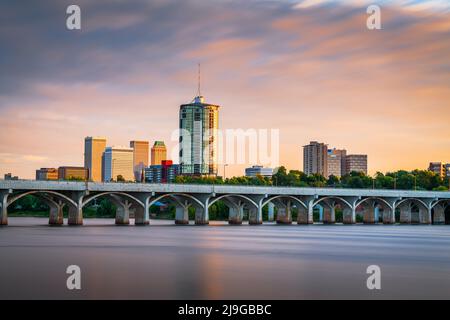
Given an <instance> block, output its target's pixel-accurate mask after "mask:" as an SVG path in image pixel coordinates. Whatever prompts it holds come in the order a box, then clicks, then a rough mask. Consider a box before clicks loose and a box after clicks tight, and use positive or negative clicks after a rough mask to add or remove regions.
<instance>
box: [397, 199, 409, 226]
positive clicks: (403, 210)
mask: <svg viewBox="0 0 450 320" xmlns="http://www.w3.org/2000/svg"><path fill="white" fill-rule="evenodd" d="M398 208H399V210H400V223H401V224H411V204H410V203H409V202H404V203H402V204H401V205H400V206H399V207H398Z"/></svg>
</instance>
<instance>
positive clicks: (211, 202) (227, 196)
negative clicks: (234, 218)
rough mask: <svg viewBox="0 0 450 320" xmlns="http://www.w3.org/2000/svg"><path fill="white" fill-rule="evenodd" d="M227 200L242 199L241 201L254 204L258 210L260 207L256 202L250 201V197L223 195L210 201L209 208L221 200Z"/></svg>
mask: <svg viewBox="0 0 450 320" xmlns="http://www.w3.org/2000/svg"><path fill="white" fill-rule="evenodd" d="M226 198H241V199H244V201H245V202H246V203H250V204H252V205H253V206H254V207H255V208H256V209H257V208H258V205H257V204H256V202H255V201H253V200H252V199H250V198H249V197H247V196H244V195H242V194H223V195H220V196H218V197H216V198H214V199H213V200H212V201H210V202H209V204H208V207H210V206H211V205H213V204H214V203H216V202H217V201H219V200H221V199H226Z"/></svg>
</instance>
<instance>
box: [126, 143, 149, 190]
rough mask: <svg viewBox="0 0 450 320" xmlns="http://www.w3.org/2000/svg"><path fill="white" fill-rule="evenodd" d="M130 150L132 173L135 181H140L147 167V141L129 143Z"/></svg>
mask: <svg viewBox="0 0 450 320" xmlns="http://www.w3.org/2000/svg"><path fill="white" fill-rule="evenodd" d="M130 148H132V149H133V171H134V178H135V180H136V181H138V182H141V181H142V175H143V172H144V168H146V167H148V151H149V143H148V141H130Z"/></svg>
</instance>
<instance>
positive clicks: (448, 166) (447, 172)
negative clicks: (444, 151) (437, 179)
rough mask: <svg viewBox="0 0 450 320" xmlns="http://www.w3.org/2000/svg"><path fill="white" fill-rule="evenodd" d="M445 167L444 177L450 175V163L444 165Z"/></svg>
mask: <svg viewBox="0 0 450 320" xmlns="http://www.w3.org/2000/svg"><path fill="white" fill-rule="evenodd" d="M444 168H445V177H450V163H447V164H446V165H444Z"/></svg>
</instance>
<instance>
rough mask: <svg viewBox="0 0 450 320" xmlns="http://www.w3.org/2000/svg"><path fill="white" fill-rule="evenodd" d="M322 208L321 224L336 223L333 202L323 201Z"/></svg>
mask: <svg viewBox="0 0 450 320" xmlns="http://www.w3.org/2000/svg"><path fill="white" fill-rule="evenodd" d="M324 202H325V204H324V205H323V206H322V207H323V223H324V224H335V223H336V210H335V203H334V202H327V201H324Z"/></svg>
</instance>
